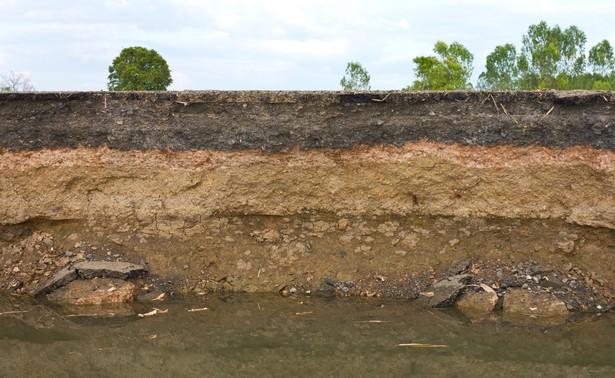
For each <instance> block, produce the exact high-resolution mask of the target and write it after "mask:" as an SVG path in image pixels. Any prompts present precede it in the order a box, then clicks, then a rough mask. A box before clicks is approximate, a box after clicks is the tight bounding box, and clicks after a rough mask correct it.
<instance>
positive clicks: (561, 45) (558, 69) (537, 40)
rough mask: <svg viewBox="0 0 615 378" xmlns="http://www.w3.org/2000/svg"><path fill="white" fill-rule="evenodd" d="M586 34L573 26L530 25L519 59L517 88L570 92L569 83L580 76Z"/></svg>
mask: <svg viewBox="0 0 615 378" xmlns="http://www.w3.org/2000/svg"><path fill="white" fill-rule="evenodd" d="M586 41H587V38H586V36H585V33H584V32H583V31H581V30H580V29H579V28H577V27H576V26H571V27H569V28H568V29H565V30H563V31H562V30H561V29H560V27H559V26H557V25H556V26H554V27H549V25H547V23H546V22H545V21H541V22H540V23H538V24H536V25H530V27H529V28H528V32H527V34H525V35H524V36H523V39H522V43H523V47H522V48H521V55H520V56H519V58H518V67H519V70H520V78H519V81H518V86H519V88H520V89H537V88H553V89H569V85H568V84H569V81H570V79H571V78H573V77H574V76H578V75H581V74H582V73H583V69H584V64H585V42H586Z"/></svg>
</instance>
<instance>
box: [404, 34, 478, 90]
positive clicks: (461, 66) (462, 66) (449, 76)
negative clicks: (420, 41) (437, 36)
mask: <svg viewBox="0 0 615 378" xmlns="http://www.w3.org/2000/svg"><path fill="white" fill-rule="evenodd" d="M433 51H434V53H435V54H436V56H419V57H416V58H414V59H413V60H412V61H413V62H414V64H416V68H415V69H414V73H415V75H416V77H417V80H416V81H415V82H414V84H412V87H410V88H406V89H414V90H454V89H470V88H472V84H471V83H470V76H472V62H473V60H474V56H473V55H472V54H471V53H470V51H468V49H466V48H465V47H464V46H463V45H462V44H460V43H458V42H453V43H451V44H450V45H447V44H446V43H444V42H442V41H438V42H436V44H435V45H434V48H433Z"/></svg>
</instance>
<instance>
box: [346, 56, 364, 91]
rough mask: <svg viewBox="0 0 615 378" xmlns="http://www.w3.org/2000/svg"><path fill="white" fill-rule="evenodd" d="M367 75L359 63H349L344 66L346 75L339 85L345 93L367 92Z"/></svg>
mask: <svg viewBox="0 0 615 378" xmlns="http://www.w3.org/2000/svg"><path fill="white" fill-rule="evenodd" d="M369 80H370V77H369V74H368V73H367V71H366V70H365V68H363V66H362V65H361V63H359V62H349V63H348V65H347V66H346V74H345V75H344V77H342V80H340V85H341V86H342V89H343V90H345V91H368V90H370V89H371V87H370V85H369Z"/></svg>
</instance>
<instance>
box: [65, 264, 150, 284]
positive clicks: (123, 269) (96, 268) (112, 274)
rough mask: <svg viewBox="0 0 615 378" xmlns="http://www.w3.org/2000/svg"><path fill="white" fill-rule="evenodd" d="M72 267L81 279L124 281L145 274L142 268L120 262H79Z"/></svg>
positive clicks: (144, 269) (145, 271)
mask: <svg viewBox="0 0 615 378" xmlns="http://www.w3.org/2000/svg"><path fill="white" fill-rule="evenodd" d="M73 267H74V268H75V269H76V270H77V273H78V274H79V277H80V278H83V279H91V278H94V277H106V278H119V279H123V280H126V279H129V278H138V277H143V276H144V275H145V274H147V269H146V268H145V267H144V266H142V265H138V264H132V263H128V262H121V261H80V262H78V263H76V264H75V265H73Z"/></svg>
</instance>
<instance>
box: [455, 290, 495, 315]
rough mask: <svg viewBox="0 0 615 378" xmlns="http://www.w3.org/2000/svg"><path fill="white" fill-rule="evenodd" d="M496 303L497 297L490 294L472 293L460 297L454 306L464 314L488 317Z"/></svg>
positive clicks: (483, 292)
mask: <svg viewBox="0 0 615 378" xmlns="http://www.w3.org/2000/svg"><path fill="white" fill-rule="evenodd" d="M497 303H498V295H497V294H496V293H495V292H493V291H491V292H485V291H482V292H474V293H470V294H468V295H465V296H463V297H461V298H460V299H459V300H458V301H457V303H456V305H457V307H458V308H459V309H461V310H462V311H463V312H465V313H472V314H476V315H489V314H490V313H491V312H492V311H493V309H494V308H495V305H496V304H497Z"/></svg>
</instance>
